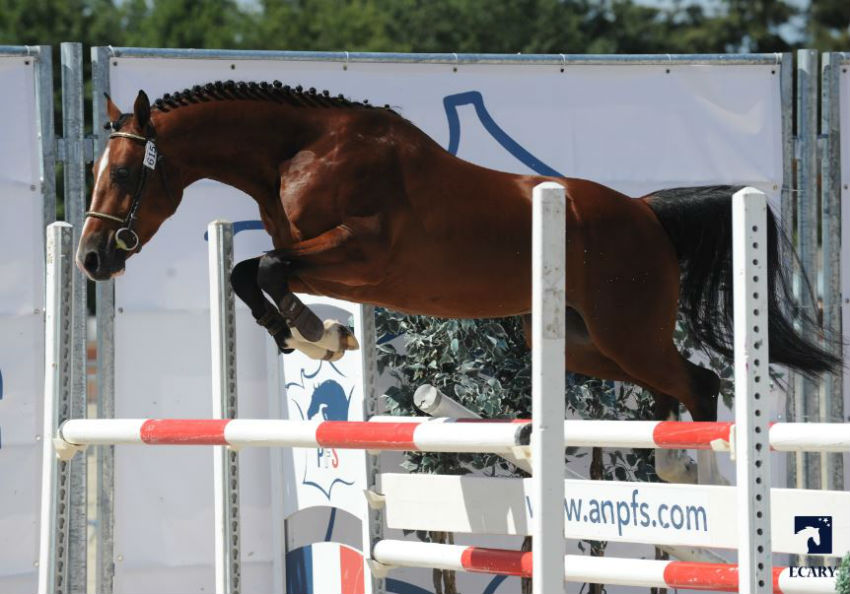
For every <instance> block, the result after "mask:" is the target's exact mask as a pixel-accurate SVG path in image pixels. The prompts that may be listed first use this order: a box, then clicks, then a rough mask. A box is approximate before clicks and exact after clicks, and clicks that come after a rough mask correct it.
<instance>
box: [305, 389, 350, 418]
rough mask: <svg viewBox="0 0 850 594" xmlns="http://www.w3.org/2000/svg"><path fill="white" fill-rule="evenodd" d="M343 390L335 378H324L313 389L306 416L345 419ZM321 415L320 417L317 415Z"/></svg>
mask: <svg viewBox="0 0 850 594" xmlns="http://www.w3.org/2000/svg"><path fill="white" fill-rule="evenodd" d="M349 400H350V398H349V397H348V396H346V395H345V390H343V389H342V386H341V385H339V383H337V382H336V381H335V380H325V381H323V382H322V383H321V384H319V385H318V387H316V389H315V390H313V395H312V396H310V406H308V407H307V418H308V419H310V420H324V421H347V420H348V401H349ZM317 415H321V417H317Z"/></svg>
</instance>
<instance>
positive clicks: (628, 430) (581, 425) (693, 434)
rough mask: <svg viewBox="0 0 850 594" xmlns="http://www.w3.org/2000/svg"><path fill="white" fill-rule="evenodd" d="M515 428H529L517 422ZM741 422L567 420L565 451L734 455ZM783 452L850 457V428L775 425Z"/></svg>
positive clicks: (389, 419) (773, 440) (773, 437)
mask: <svg viewBox="0 0 850 594" xmlns="http://www.w3.org/2000/svg"><path fill="white" fill-rule="evenodd" d="M370 420H371V421H372V422H378V423H478V422H492V420H487V419H483V420H479V419H466V418H464V419H451V418H446V417H393V416H389V415H383V416H376V417H372V418H371V419H370ZM512 422H515V423H528V422H529V421H528V420H527V419H515V420H513V421H512ZM734 427H735V423H733V422H729V421H727V422H715V423H709V422H692V421H595V420H588V421H579V420H567V421H564V446H566V447H596V446H602V447H610V448H615V447H617V448H657V449H677V450H714V451H716V452H728V451H730V450H731V446H730V443H731V441H732V437H733V432H734ZM768 437H769V440H770V447H771V449H773V450H775V451H777V452H803V451H805V452H850V430H848V428H847V424H846V423H773V424H771V425H770V429H769V431H768Z"/></svg>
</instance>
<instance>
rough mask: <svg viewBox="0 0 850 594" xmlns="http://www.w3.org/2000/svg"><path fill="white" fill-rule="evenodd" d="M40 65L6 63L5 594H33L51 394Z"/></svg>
mask: <svg viewBox="0 0 850 594" xmlns="http://www.w3.org/2000/svg"><path fill="white" fill-rule="evenodd" d="M35 81H36V76H35V60H34V59H33V58H31V57H25V56H15V57H11V56H2V57H0V88H2V89H3V90H4V92H3V93H0V114H3V115H2V116H0V129H2V130H3V133H2V134H0V278H2V282H0V509H2V510H3V511H2V513H0V534H2V535H5V538H0V591H2V592H4V593H9V594H16V593H21V594H25V593H28V592H34V591H35V588H36V566H35V562H36V561H37V559H38V518H39V502H40V499H39V496H38V494H39V493H40V492H41V470H40V469H41V442H40V439H41V436H40V433H41V428H42V423H41V410H42V394H43V393H44V363H43V361H44V206H43V204H44V202H43V199H42V195H41V182H40V179H39V163H40V161H41V147H40V145H39V132H38V125H37V119H36V111H37V103H36V100H35V84H36V83H35Z"/></svg>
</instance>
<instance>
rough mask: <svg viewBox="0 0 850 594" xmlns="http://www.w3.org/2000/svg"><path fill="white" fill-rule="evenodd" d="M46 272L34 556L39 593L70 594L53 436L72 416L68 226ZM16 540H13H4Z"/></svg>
mask: <svg viewBox="0 0 850 594" xmlns="http://www.w3.org/2000/svg"><path fill="white" fill-rule="evenodd" d="M46 247H47V251H46V256H47V272H46V278H45V283H46V295H45V297H46V299H45V320H44V321H45V340H44V425H43V428H42V432H41V442H42V454H41V456H42V459H41V467H42V472H41V527H40V542H39V551H38V593H39V594H55V593H57V592H58V593H61V592H69V591H70V587H69V584H68V580H69V576H70V573H69V571H70V570H69V565H70V564H69V556H68V545H69V542H70V540H69V536H70V531H69V529H70V526H69V521H70V513H69V512H70V509H69V507H70V496H71V493H70V489H69V488H68V487H69V481H68V479H69V474H70V472H69V471H70V465H71V463H70V461H60V460H59V458H58V457H57V456H56V452H55V451H54V450H53V436H54V435H55V434H56V430H57V428H58V427H59V425H60V424H61V423H62V422H63V421H65V420H66V419H68V418H70V416H71V390H72V387H71V367H72V364H73V363H72V341H73V330H72V324H71V312H72V308H73V302H74V293H73V283H72V282H71V275H72V272H73V262H74V257H73V228H72V227H71V225H69V224H68V223H53V224H51V225H49V226H48V227H47V246H46ZM7 536H8V537H9V538H14V535H11V534H10V535H7Z"/></svg>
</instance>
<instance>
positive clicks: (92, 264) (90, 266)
mask: <svg viewBox="0 0 850 594" xmlns="http://www.w3.org/2000/svg"><path fill="white" fill-rule="evenodd" d="M99 266H100V258H99V257H98V255H97V252H96V251H94V250H92V251H90V252H89V253H87V254H86V257H85V259H84V260H83V267H84V268H85V269H86V270H87V271H88V272H90V273H92V274H94V273H96V272H97V269H98V267H99Z"/></svg>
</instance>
